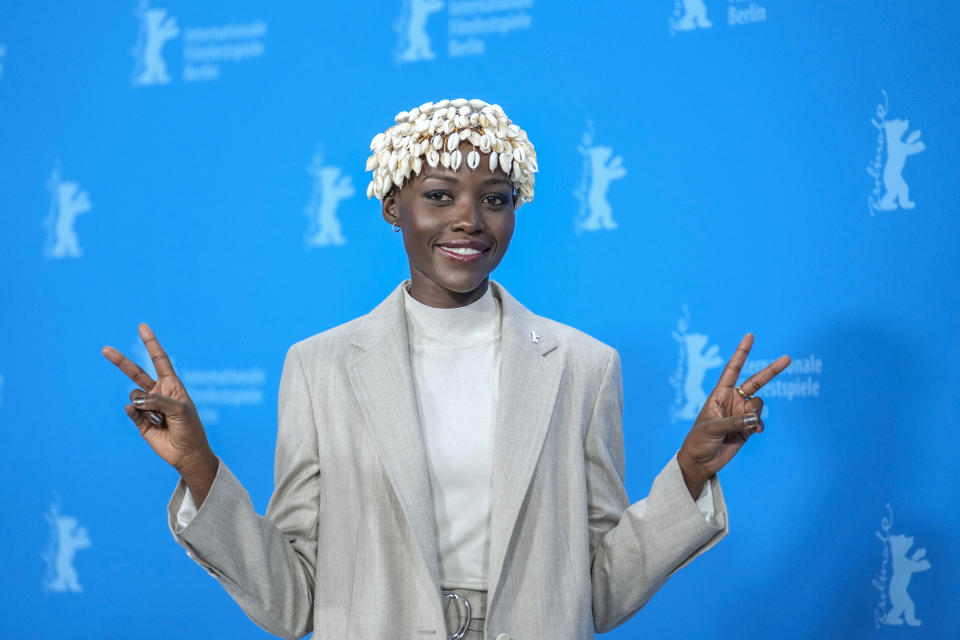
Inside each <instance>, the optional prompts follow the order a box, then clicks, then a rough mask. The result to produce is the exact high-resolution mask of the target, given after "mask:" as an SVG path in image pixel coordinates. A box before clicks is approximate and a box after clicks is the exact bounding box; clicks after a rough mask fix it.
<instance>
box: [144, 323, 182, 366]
mask: <svg viewBox="0 0 960 640" xmlns="http://www.w3.org/2000/svg"><path fill="white" fill-rule="evenodd" d="M137 329H139V331H140V339H141V340H143V346H145V347H146V348H147V353H149V354H150V359H151V360H153V366H154V367H155V368H156V369H157V377H158V378H161V377H165V376H166V377H170V378H176V377H177V374H176V372H175V371H174V370H173V364H172V363H171V362H170V357H169V356H167V352H166V351H164V350H163V347H161V346H160V341H159V340H157V336H156V335H154V333H153V329H151V328H150V326H149V325H148V324H147V323H146V322H141V323H140V326H139V327H137Z"/></svg>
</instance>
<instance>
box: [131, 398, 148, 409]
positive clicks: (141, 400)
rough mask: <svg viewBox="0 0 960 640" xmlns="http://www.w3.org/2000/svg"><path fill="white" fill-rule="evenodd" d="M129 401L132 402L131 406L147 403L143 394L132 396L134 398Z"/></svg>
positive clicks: (140, 405)
mask: <svg viewBox="0 0 960 640" xmlns="http://www.w3.org/2000/svg"><path fill="white" fill-rule="evenodd" d="M130 402H131V403H133V406H135V407H142V406H143V405H145V404H146V403H147V399H146V398H144V397H143V396H137V397H136V398H134V399H133V400H131V401H130Z"/></svg>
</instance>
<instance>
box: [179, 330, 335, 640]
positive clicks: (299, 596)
mask: <svg viewBox="0 0 960 640" xmlns="http://www.w3.org/2000/svg"><path fill="white" fill-rule="evenodd" d="M295 349H296V347H295V346H294V347H292V348H291V349H290V351H288V353H287V357H286V360H285V362H284V365H283V374H282V376H281V380H280V398H279V414H278V418H279V430H278V435H277V449H276V465H275V471H274V482H275V488H274V493H273V496H272V498H271V499H270V504H269V506H268V507H267V513H266V516H259V515H257V513H256V512H255V511H254V507H253V504H252V503H251V501H250V497H249V495H248V494H247V492H246V490H245V489H244V488H243V486H242V485H241V484H240V482H239V481H238V480H237V479H236V477H234V475H233V474H232V473H231V472H230V470H229V469H228V468H227V466H226V465H225V464H224V463H223V461H222V460H221V462H220V466H219V468H218V470H217V475H216V479H215V480H214V483H213V485H212V487H211V488H210V492H209V493H208V494H207V497H206V499H205V500H204V501H203V504H201V505H200V509H199V510H198V511H197V514H196V516H195V517H194V518H193V519H192V520H191V521H190V523H189V524H188V525H187V526H186V527H183V528H181V527H179V526H178V525H177V521H176V514H177V512H178V510H179V509H180V505H181V503H182V501H183V495H184V491H185V489H186V487H185V485H184V483H183V480H180V482H179V483H178V484H177V488H176V489H175V490H174V494H173V497H172V498H171V500H170V504H169V505H168V507H167V511H168V518H169V524H170V530H171V532H172V533H173V536H174V538H175V539H176V541H177V542H178V543H179V544H180V545H181V546H183V547H184V548H185V549H186V550H187V554H188V555H189V556H190V557H191V558H193V559H194V560H195V561H196V562H197V563H198V564H200V565H201V566H203V567H204V568H205V569H206V570H207V572H208V573H210V574H211V575H212V576H214V577H215V578H217V580H219V581H220V583H221V584H222V585H223V587H224V589H226V590H227V592H228V593H229V594H230V595H231V597H232V598H233V599H234V600H235V601H236V602H237V604H239V605H240V607H241V608H242V609H243V611H244V612H245V613H246V614H247V615H248V616H249V617H250V619H252V620H253V621H254V622H256V623H257V624H258V625H260V626H261V627H262V628H263V629H265V630H266V631H268V632H270V633H272V634H274V635H278V636H280V637H283V638H300V637H302V636H304V635H306V634H307V633H309V632H310V631H311V630H312V628H313V589H314V581H315V578H314V571H315V569H316V566H315V565H316V556H317V523H318V518H319V508H318V507H319V504H320V463H319V456H318V450H317V436H316V432H315V430H314V416H313V410H312V406H313V405H312V403H311V400H310V392H309V388H308V386H307V382H306V376H305V374H304V371H303V366H302V364H301V361H300V358H299V355H298V354H297V353H296V350H295Z"/></svg>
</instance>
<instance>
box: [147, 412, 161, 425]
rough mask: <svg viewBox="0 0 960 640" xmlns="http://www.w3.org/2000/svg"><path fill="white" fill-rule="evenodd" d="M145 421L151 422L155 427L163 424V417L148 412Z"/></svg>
mask: <svg viewBox="0 0 960 640" xmlns="http://www.w3.org/2000/svg"><path fill="white" fill-rule="evenodd" d="M147 419H148V420H150V422H152V423H153V424H155V425H160V424H163V416H161V415H160V414H159V413H157V412H156V411H148V412H147Z"/></svg>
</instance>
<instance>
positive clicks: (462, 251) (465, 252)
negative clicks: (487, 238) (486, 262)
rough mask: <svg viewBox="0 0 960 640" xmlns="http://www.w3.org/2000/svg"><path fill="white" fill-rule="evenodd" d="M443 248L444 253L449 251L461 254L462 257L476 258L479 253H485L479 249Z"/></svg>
mask: <svg viewBox="0 0 960 640" xmlns="http://www.w3.org/2000/svg"><path fill="white" fill-rule="evenodd" d="M441 246H443V249H444V251H449V252H450V253H459V254H460V255H462V256H475V255H477V254H478V253H483V252H482V251H480V250H479V249H471V248H470V247H448V246H445V245H441Z"/></svg>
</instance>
